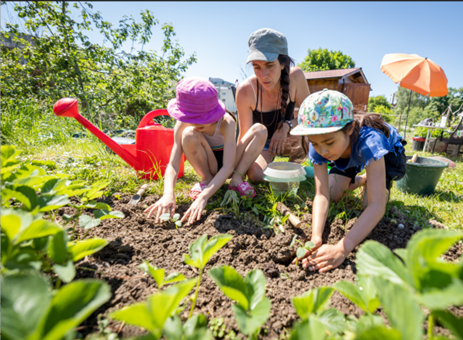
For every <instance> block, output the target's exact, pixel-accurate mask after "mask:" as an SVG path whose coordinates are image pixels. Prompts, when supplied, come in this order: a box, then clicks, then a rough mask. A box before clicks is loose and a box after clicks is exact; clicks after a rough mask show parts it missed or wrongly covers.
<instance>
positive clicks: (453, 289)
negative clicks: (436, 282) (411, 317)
mask: <svg viewBox="0 0 463 340" xmlns="http://www.w3.org/2000/svg"><path fill="white" fill-rule="evenodd" d="M450 279H451V283H450V284H448V285H447V286H446V287H444V288H436V289H428V290H427V291H426V293H422V294H418V296H417V299H418V301H419V302H420V303H422V304H423V305H425V306H426V307H427V308H429V309H430V310H432V311H435V310H444V309H447V308H449V307H451V306H460V305H463V281H461V280H459V279H457V278H450Z"/></svg>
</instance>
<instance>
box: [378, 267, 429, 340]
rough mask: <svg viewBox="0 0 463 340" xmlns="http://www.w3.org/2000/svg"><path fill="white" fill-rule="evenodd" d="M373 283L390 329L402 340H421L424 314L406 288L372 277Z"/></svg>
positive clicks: (384, 279) (402, 285) (381, 278)
mask: <svg viewBox="0 0 463 340" xmlns="http://www.w3.org/2000/svg"><path fill="white" fill-rule="evenodd" d="M373 281H374V283H375V285H376V287H377V290H378V295H379V300H380V302H381V306H382V307H383V310H384V311H385V312H386V315H387V317H388V319H389V321H390V322H391V325H392V327H393V328H395V329H397V330H398V331H399V332H400V333H401V335H402V339H407V340H408V339H409V340H418V339H420V340H421V339H422V338H423V322H424V314H423V312H422V310H421V307H420V305H419V304H418V303H417V302H416V301H415V300H414V298H413V295H412V293H411V291H410V290H409V289H407V286H405V285H404V284H396V283H394V282H391V281H388V279H386V278H383V277H380V276H374V277H373Z"/></svg>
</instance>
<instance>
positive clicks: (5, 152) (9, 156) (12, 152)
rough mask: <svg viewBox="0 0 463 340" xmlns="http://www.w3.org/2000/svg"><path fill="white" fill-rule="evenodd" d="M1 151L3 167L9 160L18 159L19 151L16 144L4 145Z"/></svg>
mask: <svg viewBox="0 0 463 340" xmlns="http://www.w3.org/2000/svg"><path fill="white" fill-rule="evenodd" d="M0 150H1V151H0V153H1V158H0V159H1V162H2V163H1V164H2V167H3V166H4V165H5V164H6V163H7V162H9V161H14V160H15V159H16V156H18V155H19V153H20V152H19V151H17V150H16V147H15V146H11V145H2V146H1V149H0Z"/></svg>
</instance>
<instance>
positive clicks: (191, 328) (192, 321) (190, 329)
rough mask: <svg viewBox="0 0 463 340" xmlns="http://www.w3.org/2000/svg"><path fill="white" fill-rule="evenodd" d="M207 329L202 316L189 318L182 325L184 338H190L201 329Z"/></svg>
mask: <svg viewBox="0 0 463 340" xmlns="http://www.w3.org/2000/svg"><path fill="white" fill-rule="evenodd" d="M205 327H207V319H206V317H205V316H204V314H195V315H193V316H192V317H191V318H189V319H188V320H187V321H186V322H185V324H184V325H183V332H184V334H185V336H187V337H189V336H192V335H193V333H194V332H195V331H197V330H200V329H201V328H205Z"/></svg>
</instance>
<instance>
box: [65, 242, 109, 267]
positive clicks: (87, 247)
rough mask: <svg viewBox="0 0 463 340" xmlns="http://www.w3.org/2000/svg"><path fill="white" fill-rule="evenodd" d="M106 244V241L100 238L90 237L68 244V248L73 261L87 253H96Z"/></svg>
mask: <svg viewBox="0 0 463 340" xmlns="http://www.w3.org/2000/svg"><path fill="white" fill-rule="evenodd" d="M107 244H108V241H106V240H105V239H102V238H92V239H89V240H84V241H77V242H76V243H71V244H68V250H69V252H70V253H71V256H72V260H73V261H74V262H77V261H79V260H80V259H82V258H84V257H85V256H87V255H91V254H94V253H96V252H97V251H99V250H101V249H103V248H104V247H105V246H106V245H107Z"/></svg>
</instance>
